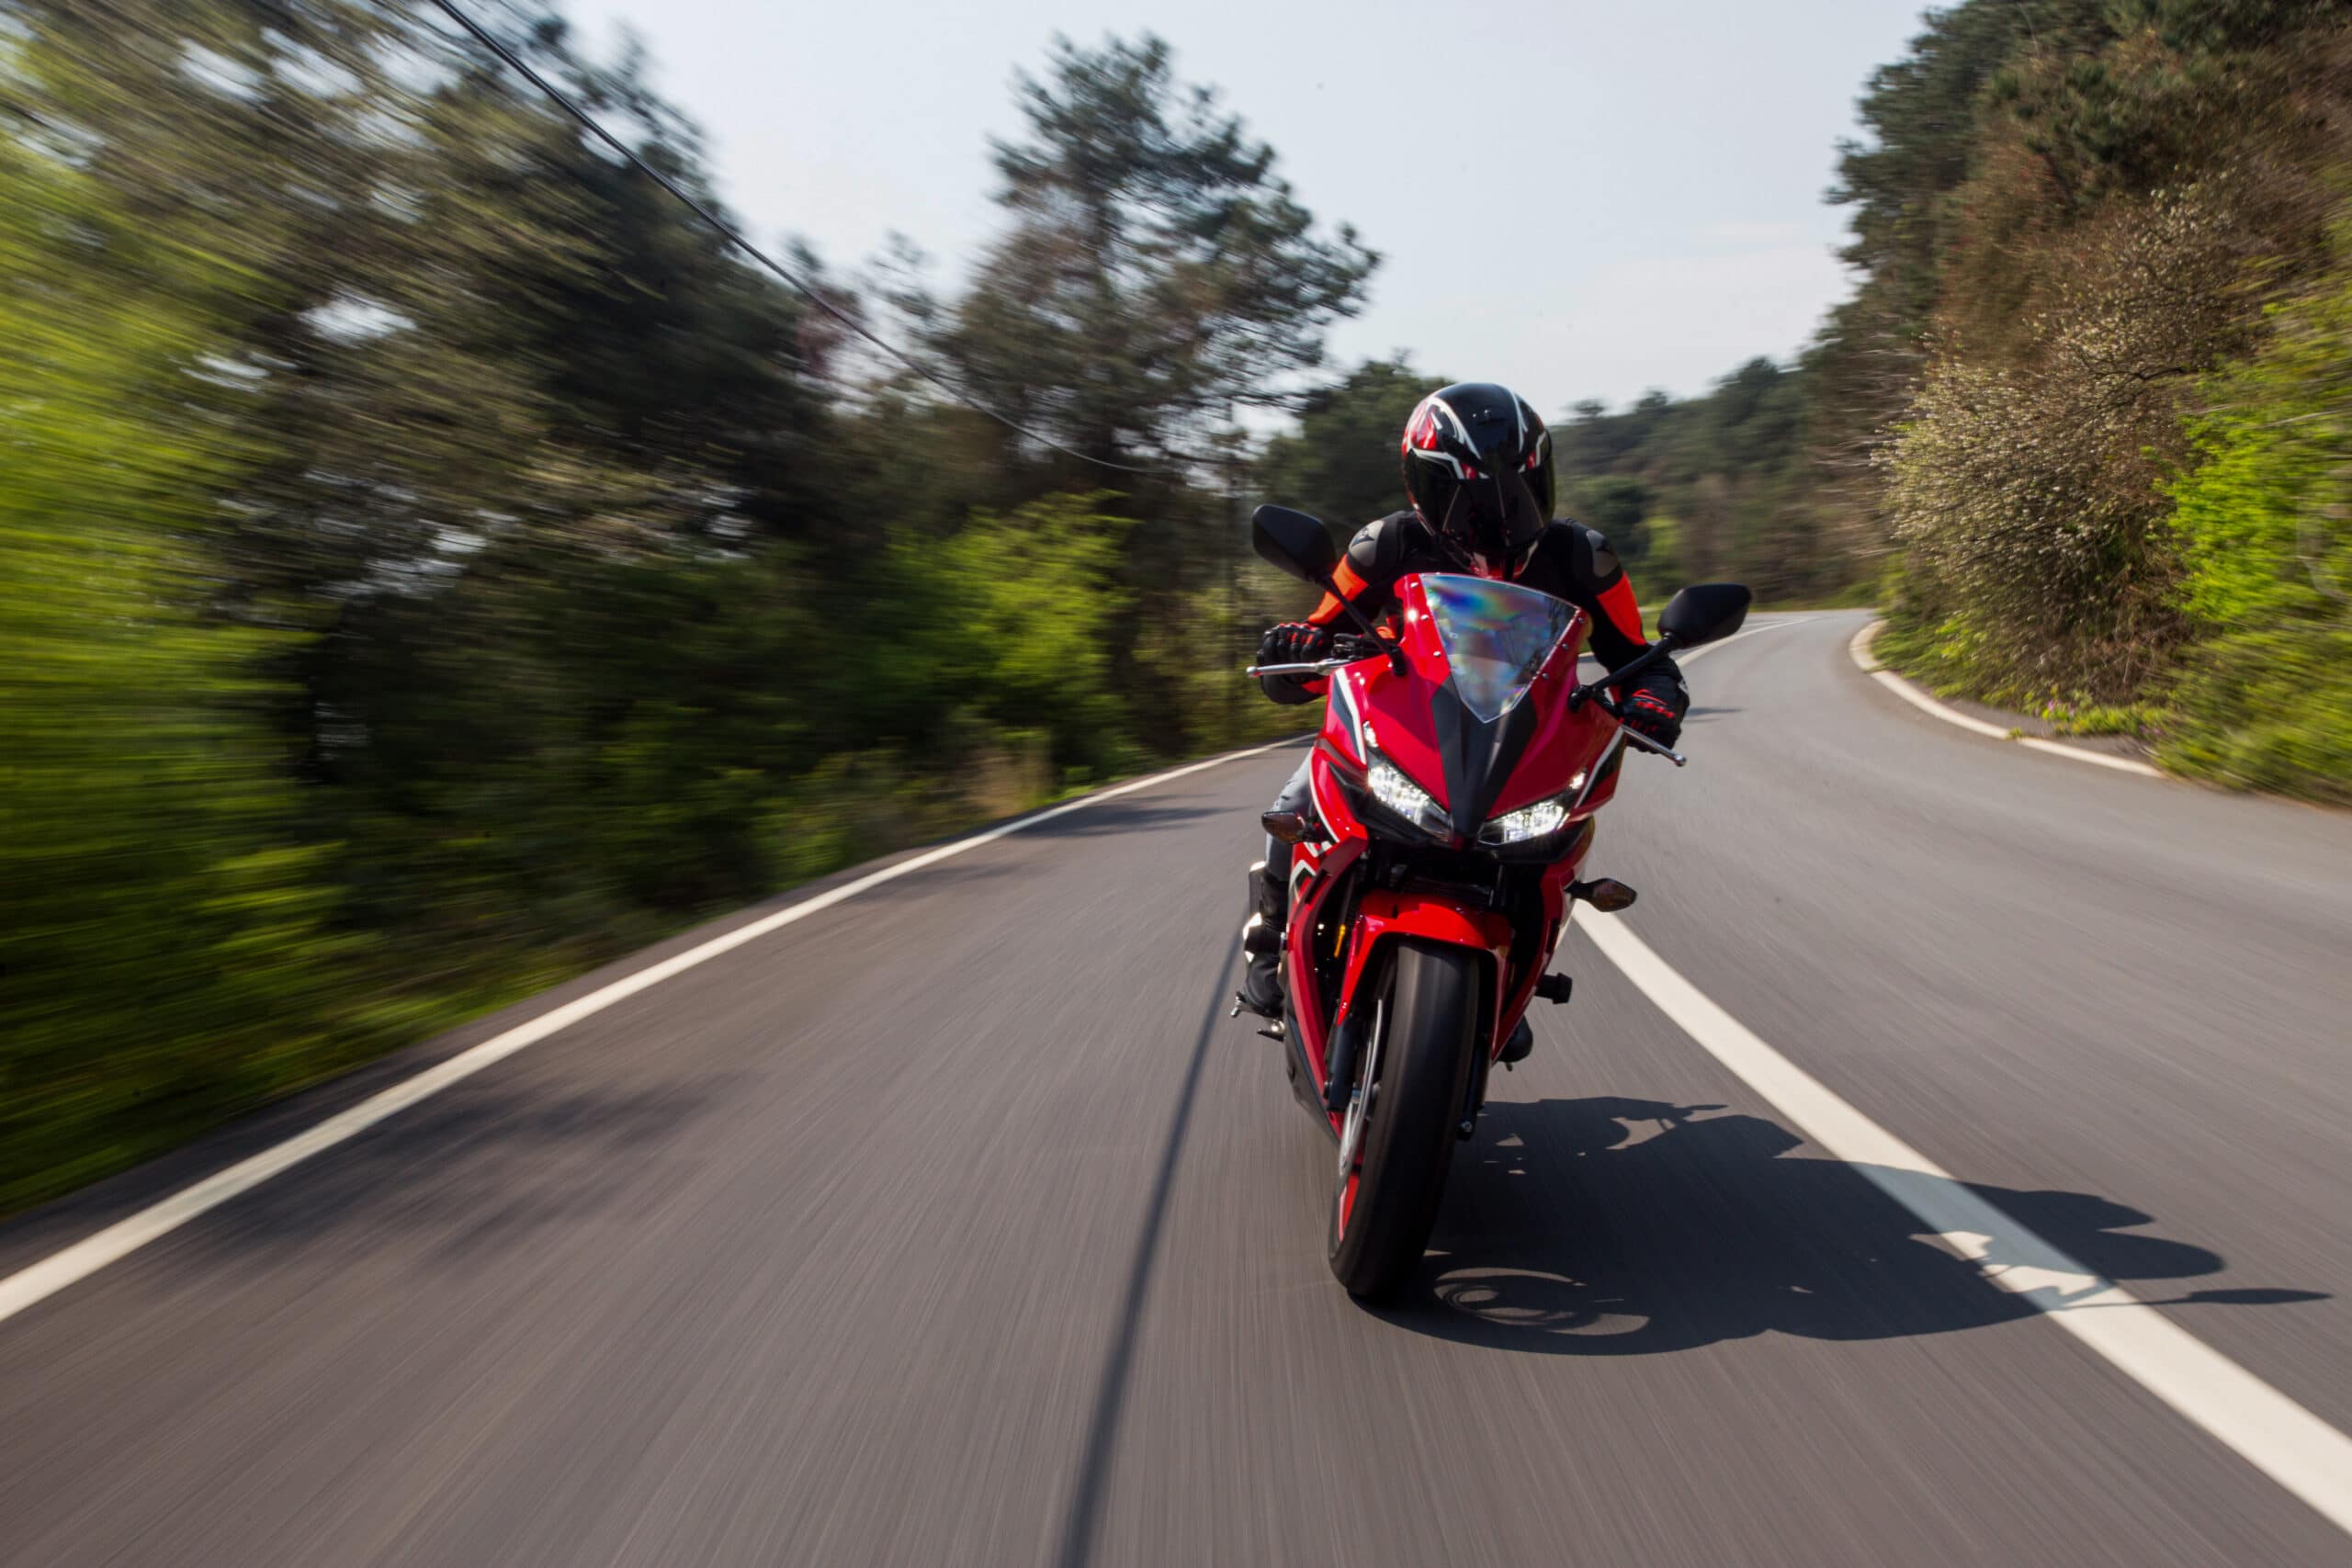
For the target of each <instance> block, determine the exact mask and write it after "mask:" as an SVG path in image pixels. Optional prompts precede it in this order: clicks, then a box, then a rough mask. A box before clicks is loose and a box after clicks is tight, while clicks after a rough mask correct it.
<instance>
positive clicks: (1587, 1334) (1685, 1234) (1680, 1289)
mask: <svg viewBox="0 0 2352 1568" xmlns="http://www.w3.org/2000/svg"><path fill="white" fill-rule="evenodd" d="M1802 1148H1804V1140H1803V1139H1801V1138H1799V1137H1797V1136H1796V1135H1795V1134H1792V1133H1791V1132H1790V1131H1789V1130H1788V1129H1787V1128H1785V1127H1782V1126H1781V1125H1780V1124H1779V1123H1778V1122H1772V1121H1770V1120H1767V1119H1765V1118H1763V1117H1758V1116H1748V1115H1741V1114H1736V1113H1728V1112H1724V1111H1723V1108H1722V1107H1720V1106H1691V1105H1673V1104H1669V1103H1667V1102H1665V1101H1661V1100H1629V1099H1619V1098H1613V1097H1601V1098H1595V1099H1589V1100H1535V1101H1520V1102H1502V1101H1497V1102H1492V1103H1490V1104H1489V1105H1488V1106H1487V1111H1486V1113H1485V1115H1484V1116H1483V1117H1482V1119H1481V1122H1480V1126H1479V1130H1478V1135H1477V1137H1476V1140H1475V1141H1474V1142H1473V1143H1472V1144H1471V1145H1470V1146H1469V1147H1468V1148H1466V1149H1464V1150H1462V1151H1461V1152H1460V1154H1459V1156H1457V1158H1456V1160H1455V1163H1454V1168H1453V1179H1452V1181H1451V1183H1450V1184H1449V1187H1448V1190H1447V1193H1446V1199H1445V1206H1444V1210H1443V1212H1442V1214H1441V1215H1440V1217H1439V1221H1438V1228H1437V1231H1436V1234H1435V1235H1432V1236H1431V1238H1430V1257H1429V1258H1427V1259H1426V1260H1425V1262H1424V1265H1423V1269H1422V1275H1421V1278H1420V1280H1419V1282H1418V1283H1417V1285H1416V1286H1415V1288H1414V1290H1413V1292H1412V1293H1411V1294H1410V1295H1408V1298H1407V1299H1406V1300H1405V1301H1404V1302H1403V1303H1399V1304H1397V1305H1396V1306H1393V1307H1390V1308H1387V1309H1385V1310H1383V1311H1382V1312H1381V1315H1382V1316H1384V1317H1385V1318H1387V1319H1388V1320H1389V1321H1391V1322H1393V1323H1396V1324H1397V1325H1399V1326H1402V1327H1408V1328H1411V1329H1414V1330H1416V1331H1419V1332H1421V1333H1426V1334H1431V1335H1435V1336H1438V1337H1442V1338H1447V1339H1454V1340H1459V1341H1464V1342H1466V1343H1471V1344H1479V1345H1487V1346H1492V1347H1496V1348H1508V1349H1512V1350H1520V1351H1531V1350H1532V1351H1537V1352H1542V1353H1547V1354H1555V1355H1568V1356H1639V1355H1655V1354H1660V1353H1664V1352H1668V1351H1673V1350H1684V1349H1691V1348H1696V1347H1699V1346H1703V1345H1712V1344H1714V1343H1717V1342H1718V1341H1722V1340H1726V1339H1740V1338H1746V1337H1750V1336H1753V1335H1758V1334H1764V1333H1779V1334H1790V1335H1798V1336H1802V1337H1807V1338H1815V1339H1879V1338H1894V1337H1910V1336H1913V1335H1922V1334H1947V1333H1951V1332H1953V1331H1955V1330H1959V1329H1965V1328H1981V1327H1985V1326H1989V1325H1995V1324H2000V1323H2007V1322H2011V1321H2014V1320H2016V1319H2018V1318H2021V1317H2027V1316H2030V1315H2032V1314H2033V1313H2034V1312H2035V1311H2036V1307H2035V1305H2034V1304H2033V1303H2029V1302H2027V1301H2025V1300H2022V1299H2020V1298H2019V1297H2018V1296H2016V1295H2013V1294H2011V1293H2009V1292H2006V1291H2003V1290H2001V1289H1999V1288H1997V1287H1996V1286H1995V1285H1993V1284H1992V1283H1991V1282H1990V1281H1988V1280H1986V1279H1985V1276H1984V1274H1983V1273H1982V1272H1981V1271H1980V1268H1979V1265H1977V1264H1975V1263H1973V1262H1970V1261H1967V1260H1965V1259H1963V1258H1960V1257H1959V1256H1957V1255H1956V1254H1954V1253H1953V1252H1951V1251H1950V1250H1949V1249H1947V1248H1946V1247H1945V1246H1944V1245H1943V1244H1942V1243H1940V1242H1939V1241H1937V1240H1934V1239H1932V1238H1930V1237H1928V1236H1927V1235H1924V1234H1923V1233H1924V1232H1925V1231H1926V1229H1927V1226H1926V1224H1925V1223H1924V1222H1922V1221H1921V1220H1920V1219H1918V1218H1917V1216H1916V1215H1914V1214H1913V1213H1911V1212H1910V1211H1909V1210H1908V1209H1906V1208H1905V1207H1904V1206H1903V1205H1902V1204H1900V1203H1897V1202H1896V1201H1894V1199H1892V1198H1890V1197H1888V1196H1887V1195H1886V1194H1885V1193H1884V1192H1883V1191H1882V1190H1880V1189H1879V1188H1878V1187H1877V1186H1875V1185H1873V1184H1872V1182H1871V1181H1870V1180H1869V1179H1866V1178H1865V1176H1864V1175H1863V1170H1862V1168H1860V1167H1857V1166H1853V1165H1849V1164H1847V1163H1845V1162H1844V1161H1841V1160H1837V1159H1832V1158H1827V1157H1824V1156H1819V1155H1818V1154H1814V1153H1807V1154H1797V1153H1794V1152H1793V1151H1796V1150H1799V1149H1802ZM1921 1179H1923V1178H1919V1177H1917V1176H1916V1175H1910V1174H1905V1176H1903V1177H1901V1178H1900V1180H1902V1181H1905V1182H1916V1181H1918V1180H1921ZM1968 1185H1969V1190H1971V1191H1973V1192H1974V1193H1975V1194H1976V1195H1977V1196H1978V1197H1980V1198H1982V1199H1984V1200H1985V1201H1987V1202H1989V1203H1991V1204H1992V1205H1993V1206H1994V1207H1995V1208H1996V1209H1997V1210H1999V1211H2000V1212H2001V1213H2003V1214H2004V1215H2006V1216H2007V1217H2008V1218H2009V1219H2011V1220H2013V1221H2015V1222H2017V1224H2018V1235H2016V1236H2014V1237H2005V1236H1999V1235H1996V1236H1994V1237H1992V1238H1991V1241H1990V1252H1989V1254H1988V1256H1987V1258H1986V1264H1987V1266H1990V1267H1993V1268H1996V1269H1997V1268H2001V1267H2004V1266H2006V1265H2011V1264H2022V1263H2040V1262H2041V1261H2042V1260H2043V1258H2045V1257H2046V1255H2045V1254H2042V1253H2041V1252H2039V1251H2034V1250H2031V1249H2030V1241H2029V1240H2028V1239H2027V1237H2028V1233H2030V1235H2035V1236H2039V1237H2040V1238H2041V1240H2042V1241H2044V1242H2047V1243H2048V1244H2050V1245H2051V1246H2052V1247H2056V1248H2058V1249H2059V1250H2060V1251H2062V1252H2064V1253H2065V1254H2067V1255H2068V1256H2069V1257H2071V1258H2073V1259H2075V1261H2076V1262H2079V1263H2081V1264H2082V1265H2084V1266H2086V1268H2088V1269H2094V1270H2096V1271H2098V1273H2099V1274H2101V1275H2103V1276H2104V1277H2105V1278H2107V1279H2109V1280H2114V1281H2116V1282H2117V1283H2120V1284H2123V1285H2125V1286H2127V1287H2131V1289H2132V1290H2133V1292H2134V1294H2136V1295H2138V1296H2139V1297H2140V1298H2141V1299H2142V1300H2143V1301H2155V1302H2162V1303H2185V1302H2199V1303H2214V1304H2223V1303H2227V1304H2234V1305H2272V1304H2279V1303H2289V1302H2302V1301H2319V1300H2324V1299H2326V1298H2325V1297H2324V1294H2323V1293H2321V1292H2310V1291H2289V1290H2268V1289H2256V1290H2245V1289H2239V1290H2217V1291H2192V1292H2188V1293H2186V1294H2180V1293H2177V1287H2172V1286H2163V1287H2159V1288H2158V1289H2154V1290H2151V1289H2149V1288H2147V1287H2146V1286H2145V1285H2144V1284H2143V1283H2141V1282H2142V1281H2149V1280H2154V1281H2177V1280H2193V1279H2195V1278H2196V1277H2198V1276H2200V1275H2208V1274H2212V1273H2215V1272H2217V1271H2218V1270H2220V1269H2222V1267H2223V1260H2222V1258H2221V1257H2220V1255H2218V1254H2216V1253H2214V1252H2211V1251H2210V1250H2208V1249H2206V1248H2204V1247H2197V1246H2192V1245H2190V1244H2188V1243H2187V1242H2181V1241H2174V1240H2170V1239H2167V1238H2165V1237H2163V1236H2159V1235H2144V1234H2141V1233H2140V1232H2138V1230H2137V1229H2136V1227H2138V1226H2141V1225H2145V1224H2150V1223H2151V1221H2150V1217H2149V1216H2148V1215H2146V1214H2143V1213H2140V1212H2139V1211H2138V1210H2136V1209H2132V1208H2129V1207H2127V1206H2125V1205H2124V1204H2121V1203H2118V1202H2115V1201H2111V1200H2109V1199H2106V1198H2100V1197H2095V1196H2093V1195H2091V1194H2089V1193H2083V1192H2055V1191H2041V1192H2029V1191H2018V1190H2011V1189H2007V1188H1998V1187H1985V1186H1977V1185H1975V1184H1973V1183H1971V1184H1968ZM2061 1310H2082V1311H2098V1310H2102V1309H2101V1308H2099V1307H2098V1306H2097V1305H2096V1304H2087V1303H2086V1304H2085V1305H2083V1306H2081V1307H2079V1308H2071V1309H2070V1308H2064V1306H2063V1305H2062V1307H2061Z"/></svg>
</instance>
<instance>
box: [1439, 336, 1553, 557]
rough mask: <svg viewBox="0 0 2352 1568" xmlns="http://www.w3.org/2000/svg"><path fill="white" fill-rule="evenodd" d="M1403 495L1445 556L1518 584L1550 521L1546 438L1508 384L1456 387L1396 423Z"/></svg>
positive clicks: (1540, 423) (1549, 454)
mask: <svg viewBox="0 0 2352 1568" xmlns="http://www.w3.org/2000/svg"><path fill="white" fill-rule="evenodd" d="M1402 450H1403V454H1404V456H1403V462H1404V466H1405V493H1406V494H1407V495H1408V496H1410V497H1411V498H1412V501H1413V510H1414V511H1415V512H1418V513H1420V517H1421V521H1422V522H1423V523H1425V524H1427V525H1429V530H1430V533H1431V534H1434V535H1435V536H1437V542H1438V544H1439V546H1440V547H1442V549H1443V550H1444V551H1445V552H1446V553H1447V554H1448V555H1450V556H1452V557H1453V558H1454V559H1455V560H1457V561H1459V562H1460V563H1461V564H1462V565H1464V566H1465V567H1467V568H1469V569H1470V570H1472V571H1475V572H1476V573H1477V574H1478V575H1479V576H1481V577H1503V578H1510V577H1517V576H1518V575H1519V572H1520V569H1521V568H1522V567H1524V566H1525V565H1526V564H1527V558H1528V556H1529V555H1530V554H1531V553H1532V551H1533V550H1534V548H1535V542H1536V540H1538V539H1540V538H1542V537H1543V536H1544V526H1545V525H1547V524H1549V523H1550V522H1551V521H1552V501H1553V489H1552V433H1551V432H1550V431H1548V430H1546V429H1544V422H1543V421H1542V420H1540V419H1538V418H1537V417H1536V416H1535V411H1534V410H1533V409H1532V408H1530V407H1528V405H1527V400H1526V399H1525V398H1522V397H1521V396H1520V395H1519V394H1518V393H1517V392H1514V391H1512V390H1511V389H1510V388H1508V387H1498V386H1496V385H1495V384H1494V383H1493V382H1491V381H1464V382H1460V383H1458V384H1456V385H1454V386H1451V387H1448V388H1446V389H1443V390H1442V391H1436V392H1431V393H1430V395H1429V396H1428V397H1426V398H1423V399H1422V400H1421V401H1420V406H1419V407H1418V408H1416V409H1415V410H1414V411H1413V417H1412V418H1410V419H1408V420H1407V421H1406V422H1405V441H1404V446H1403V448H1402Z"/></svg>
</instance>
